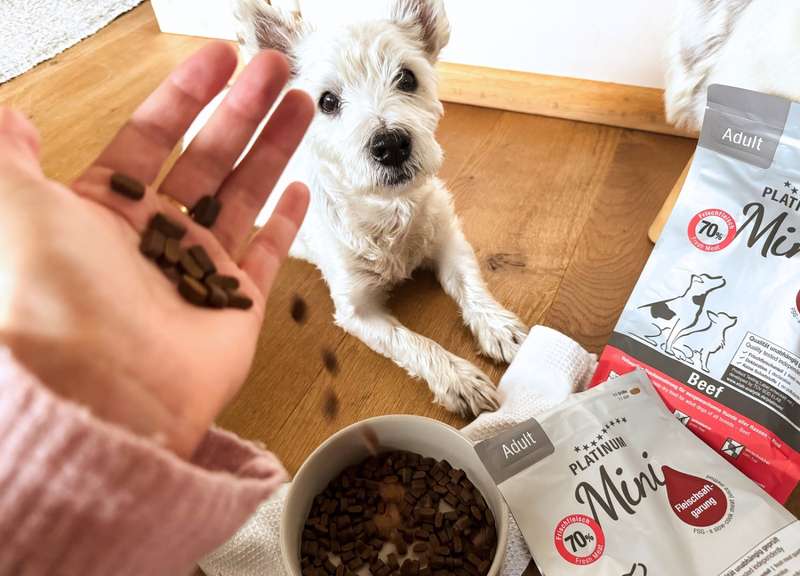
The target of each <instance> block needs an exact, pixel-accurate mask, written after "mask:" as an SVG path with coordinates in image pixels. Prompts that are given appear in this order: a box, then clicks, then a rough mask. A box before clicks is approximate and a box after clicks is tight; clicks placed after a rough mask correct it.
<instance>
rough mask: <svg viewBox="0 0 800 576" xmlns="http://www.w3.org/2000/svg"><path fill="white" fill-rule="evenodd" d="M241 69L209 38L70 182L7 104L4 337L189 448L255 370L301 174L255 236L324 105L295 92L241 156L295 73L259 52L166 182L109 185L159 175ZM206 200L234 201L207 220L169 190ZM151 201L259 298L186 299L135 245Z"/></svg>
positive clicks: (1, 217) (2, 131) (115, 409)
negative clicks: (228, 304) (53, 171)
mask: <svg viewBox="0 0 800 576" xmlns="http://www.w3.org/2000/svg"><path fill="white" fill-rule="evenodd" d="M235 67H236V55H235V52H234V50H233V49H232V48H231V47H229V46H228V45H226V44H223V43H210V44H209V45H207V46H205V47H204V48H203V49H201V50H200V51H199V52H198V53H196V54H195V55H194V56H192V57H191V58H189V59H188V60H187V61H186V62H185V63H183V64H182V65H181V66H179V67H178V68H177V69H176V70H175V71H174V72H173V73H172V74H171V75H170V76H169V77H168V78H167V79H166V80H165V81H164V82H163V83H162V84H161V86H160V87H159V88H158V89H157V90H156V91H155V92H154V93H153V94H152V95H151V96H150V97H149V98H148V99H147V100H146V101H145V102H144V103H143V104H142V105H141V106H140V107H139V108H138V110H137V111H136V112H135V113H134V115H133V116H132V117H131V119H130V120H129V121H128V122H127V123H126V124H125V125H124V126H123V128H122V129H121V130H120V131H119V133H118V134H117V135H116V137H115V138H114V139H113V141H112V142H111V143H110V144H109V145H108V147H107V148H106V149H105V150H104V151H103V152H102V153H101V155H100V156H99V157H98V158H97V160H96V161H95V162H94V163H93V164H92V165H91V166H90V167H89V168H88V169H87V170H86V172H85V173H84V174H83V175H82V176H81V177H80V178H78V180H77V181H76V182H74V183H73V184H72V186H71V187H69V188H68V187H66V186H64V185H61V184H59V183H56V182H54V181H52V180H48V179H47V178H46V177H45V176H44V175H43V174H42V171H41V168H40V164H39V160H38V149H39V143H38V136H37V134H36V130H35V129H34V128H33V126H32V125H31V124H30V123H29V122H28V121H27V120H26V119H25V118H24V117H23V116H22V115H20V114H18V113H16V112H13V111H11V110H8V109H0V344H2V345H5V346H8V347H9V348H10V349H11V351H12V353H13V354H14V355H15V356H16V357H17V359H18V360H19V361H20V362H21V363H22V364H23V365H25V366H26V367H27V368H28V369H29V370H31V371H32V372H33V373H35V374H36V375H37V376H38V377H39V378H40V379H41V380H42V382H43V383H45V385H47V386H48V387H50V388H51V389H53V390H54V391H55V392H56V393H58V394H59V395H61V396H63V397H66V398H69V399H71V400H74V401H76V402H79V403H81V404H83V405H85V406H87V407H89V409H90V410H91V411H92V412H93V413H94V414H95V415H97V416H98V417H100V418H102V419H105V420H107V421H109V422H112V423H114V424H118V425H121V426H124V427H126V428H128V429H129V430H132V431H133V432H135V433H137V434H141V435H143V436H147V437H151V438H155V439H157V440H159V441H160V442H162V443H163V444H164V445H165V446H166V447H168V448H169V449H171V450H173V451H174V452H176V453H177V454H179V455H180V456H183V457H189V456H190V455H191V454H192V453H193V451H194V450H195V448H196V447H197V445H198V443H199V442H200V440H201V439H202V437H203V435H204V434H205V432H206V431H207V429H208V427H209V426H210V424H211V422H212V421H213V419H214V417H215V416H216V415H217V414H218V412H219V411H220V410H221V408H222V407H223V406H224V404H225V403H226V402H227V401H228V400H229V399H230V398H231V396H232V395H233V394H234V393H235V392H236V390H238V388H239V386H240V385H241V384H242V382H243V381H244V379H245V377H246V375H247V372H248V370H249V367H250V363H251V361H252V357H253V354H254V350H255V345H256V341H257V338H258V334H259V331H260V327H261V324H262V321H263V318H264V308H265V301H266V298H267V295H268V294H269V290H270V286H271V284H272V282H273V280H274V278H275V275H276V273H277V271H278V268H279V266H280V263H281V261H282V260H283V259H284V258H285V256H286V254H287V252H288V249H289V246H290V245H291V243H292V241H293V239H294V236H295V234H296V232H297V229H298V228H299V226H300V223H301V222H302V219H303V217H304V214H305V211H306V208H307V205H308V190H307V188H306V187H305V186H304V185H302V184H299V183H295V184H292V185H290V186H289V187H288V189H287V190H286V191H285V193H284V194H283V197H282V198H281V200H280V201H279V203H278V205H277V207H276V209H275V212H274V213H273V216H272V218H271V220H270V221H269V223H268V224H267V225H266V226H265V227H264V228H262V229H261V230H260V231H259V232H258V233H257V234H256V235H255V236H252V238H251V231H252V227H253V224H254V222H255V219H256V216H257V214H258V212H259V211H260V209H261V208H262V206H263V205H264V203H265V201H266V199H267V197H268V195H269V193H270V191H271V190H272V188H273V187H274V186H275V184H276V183H277V181H278V178H279V176H280V174H281V172H282V171H283V169H284V167H285V165H286V163H287V162H288V160H289V158H290V157H291V155H292V153H293V152H294V150H295V148H296V147H297V146H298V144H299V142H300V140H301V139H302V137H303V134H304V133H305V130H306V129H307V127H308V125H309V123H310V122H311V119H312V117H313V114H314V104H313V102H312V101H311V99H310V98H309V97H308V96H307V95H306V94H304V93H302V92H298V91H290V92H288V93H286V95H285V96H284V98H283V100H282V102H281V103H280V104H279V105H278V106H277V108H276V109H275V112H274V113H273V114H272V116H271V117H270V120H269V122H268V123H267V125H266V127H265V128H264V130H263V131H262V132H261V134H260V135H259V137H258V138H257V140H256V141H255V144H254V145H253V147H252V148H251V150H250V151H249V152H248V154H247V155H246V156H245V158H244V159H243V160H242V161H241V163H239V164H238V166H237V160H238V159H239V157H240V155H241V154H242V153H243V151H244V150H245V149H246V147H247V144H248V142H249V141H250V140H251V138H252V136H253V134H254V132H255V131H256V130H257V128H258V126H259V124H260V123H261V121H262V120H263V118H264V117H265V115H266V114H267V112H268V111H269V109H270V108H271V106H272V104H273V103H274V102H275V101H276V100H277V98H278V97H279V95H280V93H281V90H282V89H283V87H284V85H285V84H286V82H287V79H288V75H289V69H288V65H287V63H286V61H285V59H284V57H283V56H281V55H280V54H278V53H276V52H263V53H261V54H259V55H258V56H256V57H255V58H254V59H253V60H252V61H251V63H250V64H249V65H248V66H247V68H246V69H245V70H244V71H243V72H242V74H241V75H240V77H239V78H238V80H237V81H236V83H235V84H234V85H233V87H232V88H231V90H230V92H229V93H228V94H227V96H226V97H225V99H224V100H223V103H222V105H221V106H220V108H219V109H218V110H217V111H216V112H215V114H214V116H213V117H212V118H211V120H210V121H209V123H208V124H207V125H206V126H205V127H204V129H203V130H202V131H201V132H200V133H199V134H198V136H197V137H196V138H195V139H194V140H193V141H192V143H191V145H190V146H189V148H188V149H187V150H186V151H185V152H184V153H183V155H182V156H181V157H180V158H179V159H178V161H177V162H176V164H175V165H174V167H173V168H172V170H171V171H170V173H169V174H168V176H167V177H166V179H165V180H164V182H163V184H162V185H161V187H160V188H159V189H158V190H155V189H154V188H153V187H152V186H148V188H147V192H146V194H145V197H144V198H143V199H142V200H141V201H139V202H134V201H131V200H129V199H127V198H124V197H122V196H120V195H118V194H115V193H113V192H112V191H111V190H110V188H109V180H110V177H111V174H112V173H114V172H121V173H124V174H126V175H128V176H130V177H132V178H135V179H137V180H139V181H141V182H144V183H147V184H151V183H153V182H154V180H155V179H156V177H157V175H158V173H159V171H160V169H161V168H162V165H163V164H164V162H165V161H166V160H167V158H168V156H169V154H170V152H171V150H172V149H173V148H174V146H175V145H176V144H177V143H178V141H179V140H180V138H181V137H182V136H183V134H184V133H185V131H186V130H187V128H188V127H189V125H190V124H191V122H192V121H193V119H194V118H195V117H196V116H197V115H198V113H199V112H200V111H201V110H202V108H203V107H204V106H205V105H206V104H207V103H208V102H209V101H210V100H211V99H212V98H213V97H214V96H216V95H217V94H218V93H219V92H220V91H221V90H222V89H223V88H224V87H225V85H226V83H227V81H228V79H229V78H230V77H231V75H232V73H233V71H234V69H235ZM79 144H80V143H76V145H79ZM205 195H215V196H216V197H217V198H218V199H219V200H220V201H221V203H222V205H223V208H222V211H221V213H220V215H219V217H218V219H217V221H216V223H215V224H214V225H213V227H212V228H210V229H206V228H203V227H201V226H199V225H197V224H195V223H193V222H192V221H191V220H190V219H189V218H188V216H185V215H184V214H182V213H181V212H180V211H179V210H178V209H177V208H176V207H175V205H174V203H173V202H171V201H170V199H169V198H170V197H171V198H173V199H175V200H177V201H178V202H180V203H182V204H183V205H186V206H192V205H193V204H194V203H195V202H196V201H197V199H199V198H200V197H202V196H205ZM156 212H164V213H166V214H168V215H169V216H170V217H171V218H173V219H175V220H177V221H179V222H181V223H182V224H184V225H185V226H186V227H187V229H188V232H187V234H186V237H185V239H184V241H183V243H184V245H190V244H201V245H202V246H203V247H204V248H205V249H206V251H207V252H208V254H209V255H210V256H211V258H212V259H213V260H214V262H215V264H216V265H217V268H218V269H219V271H220V272H221V273H223V274H228V275H232V276H236V277H237V278H238V279H239V281H240V284H241V288H240V291H241V292H242V293H244V294H246V295H247V296H249V297H250V298H252V299H253V301H254V305H253V306H252V308H250V309H249V310H246V311H245V310H236V309H225V310H211V309H206V308H198V307H195V306H192V305H190V304H188V303H187V302H185V301H184V300H183V299H182V298H181V297H180V296H179V294H178V292H177V290H176V288H175V286H174V285H173V284H172V283H170V282H169V280H168V279H167V278H166V277H165V276H164V275H163V274H162V272H161V271H160V270H159V269H158V267H156V266H155V265H153V263H152V262H149V261H148V260H146V259H145V258H144V257H143V256H142V254H141V253H140V252H139V240H140V235H141V233H142V231H143V230H144V229H145V227H146V226H147V223H148V221H149V219H150V217H151V216H152V215H153V214H155V213H156Z"/></svg>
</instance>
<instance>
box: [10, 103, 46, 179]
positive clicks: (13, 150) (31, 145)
mask: <svg viewBox="0 0 800 576" xmlns="http://www.w3.org/2000/svg"><path fill="white" fill-rule="evenodd" d="M39 147H40V144H39V133H38V131H37V130H36V127H35V126H34V125H33V124H32V123H31V122H30V120H28V119H27V118H26V117H25V115H23V114H22V113H21V112H17V111H16V110H12V109H11V108H0V159H2V160H6V161H9V160H10V161H11V162H13V163H16V164H18V165H20V166H24V167H25V168H26V169H28V170H33V171H34V172H36V173H37V174H41V172H42V170H41V166H40V164H39Z"/></svg>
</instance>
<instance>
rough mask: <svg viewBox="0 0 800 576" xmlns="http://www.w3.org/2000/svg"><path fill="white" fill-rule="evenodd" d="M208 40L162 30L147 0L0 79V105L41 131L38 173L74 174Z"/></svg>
mask: <svg viewBox="0 0 800 576" xmlns="http://www.w3.org/2000/svg"><path fill="white" fill-rule="evenodd" d="M206 42H208V40H205V39H201V38H190V37H188V36H172V35H169V34H161V33H159V31H158V26H157V24H156V21H155V16H154V14H153V10H152V8H151V7H150V3H149V2H146V3H144V4H142V5H141V6H139V7H138V8H136V9H134V10H132V11H130V12H128V13H127V14H124V15H122V16H120V17H119V18H117V19H116V20H115V21H114V22H112V23H111V24H109V25H108V26H107V27H105V28H103V29H102V30H100V31H99V32H98V33H97V34H95V35H94V36H92V37H91V38H90V39H89V40H86V41H84V42H80V43H79V44H77V45H75V46H73V47H72V48H70V49H68V50H66V51H65V52H63V53H61V54H59V55H58V56H56V57H55V58H53V59H51V60H48V61H46V62H43V63H42V64H39V65H38V66H36V67H35V68H34V69H32V70H30V71H29V72H26V73H25V74H23V75H22V76H18V77H17V78H14V79H13V80H10V81H8V82H6V83H4V84H1V85H0V106H12V107H14V108H17V109H19V110H22V111H23V112H25V114H27V116H28V117H29V118H30V119H31V120H33V122H34V123H36V125H37V126H38V128H39V131H40V133H41V136H42V143H43V145H42V162H43V165H44V170H45V173H46V174H47V175H48V176H51V177H52V178H55V179H57V180H61V181H65V182H68V181H71V180H73V179H74V178H76V177H77V176H78V175H79V174H80V173H81V172H82V171H83V170H84V169H85V168H86V166H88V164H89V162H90V161H91V160H93V159H94V157H95V156H97V154H98V153H99V152H100V151H101V150H102V148H103V147H104V146H105V145H106V144H107V143H108V141H109V140H110V139H111V136H112V135H113V134H114V133H115V132H116V131H117V130H118V129H119V128H120V126H121V125H122V124H123V123H124V122H125V120H126V119H127V118H128V116H130V114H131V113H132V112H133V111H134V109H135V108H136V107H137V106H138V105H139V103H141V102H142V101H143V100H144V99H145V97H146V96H147V95H148V94H150V92H152V91H153V89H154V88H155V87H156V86H157V85H158V84H159V83H160V82H161V81H162V80H163V79H164V78H165V77H166V75H167V74H168V73H169V71H170V70H172V69H173V68H174V67H175V66H176V65H177V64H178V63H179V62H181V61H182V60H184V59H185V58H186V57H187V56H189V54H191V53H192V52H194V51H195V50H196V49H198V48H199V47H200V46H202V45H203V44H205V43H206Z"/></svg>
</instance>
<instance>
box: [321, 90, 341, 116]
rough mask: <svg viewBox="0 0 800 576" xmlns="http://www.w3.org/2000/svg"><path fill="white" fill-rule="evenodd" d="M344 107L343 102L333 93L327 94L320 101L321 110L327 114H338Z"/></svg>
mask: <svg viewBox="0 0 800 576" xmlns="http://www.w3.org/2000/svg"><path fill="white" fill-rule="evenodd" d="M341 106H342V101H341V100H340V99H339V97H338V96H337V95H336V94H334V93H333V92H325V93H324V94H323V95H322V96H320V99H319V109H320V110H322V111H323V112H324V113H325V114H336V113H337V112H338V111H339V108H341Z"/></svg>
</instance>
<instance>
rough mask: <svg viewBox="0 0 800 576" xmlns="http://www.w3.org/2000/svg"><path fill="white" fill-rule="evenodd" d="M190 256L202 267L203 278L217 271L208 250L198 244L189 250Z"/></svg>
mask: <svg viewBox="0 0 800 576" xmlns="http://www.w3.org/2000/svg"><path fill="white" fill-rule="evenodd" d="M187 252H189V254H190V255H191V256H192V258H194V261H195V262H197V265H198V266H200V269H201V270H202V271H203V276H204V277H205V276H210V275H211V274H214V273H215V272H216V271H217V267H216V266H214V262H212V260H211V258H210V257H209V255H208V252H206V249H205V248H203V247H202V246H200V245H199V244H196V245H194V246H192V247H191V248H189V249H188V250H187Z"/></svg>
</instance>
